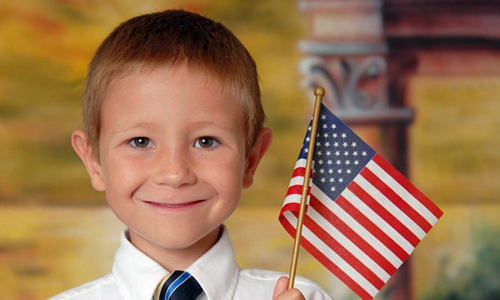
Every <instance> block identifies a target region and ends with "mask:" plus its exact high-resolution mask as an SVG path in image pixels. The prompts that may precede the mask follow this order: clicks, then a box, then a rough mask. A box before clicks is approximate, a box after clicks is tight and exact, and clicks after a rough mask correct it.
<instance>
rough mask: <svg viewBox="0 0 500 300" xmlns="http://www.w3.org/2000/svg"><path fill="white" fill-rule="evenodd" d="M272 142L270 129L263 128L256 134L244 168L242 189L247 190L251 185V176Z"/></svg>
mask: <svg viewBox="0 0 500 300" xmlns="http://www.w3.org/2000/svg"><path fill="white" fill-rule="evenodd" d="M272 140H273V131H272V130H271V129H270V128H267V127H264V128H262V129H261V130H260V131H259V133H258V134H257V139H256V141H255V144H254V145H253V147H252V149H250V153H248V156H247V159H246V160H247V163H246V167H245V174H244V176H243V188H248V187H250V186H251V185H252V183H253V175H254V174H255V170H257V166H258V165H259V162H260V159H261V158H262V157H263V156H264V154H266V152H267V149H269V146H270V145H271V141H272Z"/></svg>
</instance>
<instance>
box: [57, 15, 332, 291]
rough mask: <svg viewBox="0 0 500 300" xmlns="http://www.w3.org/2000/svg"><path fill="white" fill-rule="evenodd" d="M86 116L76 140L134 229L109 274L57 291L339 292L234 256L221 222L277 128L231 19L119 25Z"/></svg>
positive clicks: (147, 19) (165, 18)
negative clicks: (247, 266)
mask: <svg viewBox="0 0 500 300" xmlns="http://www.w3.org/2000/svg"><path fill="white" fill-rule="evenodd" d="M83 116H84V126H85V130H84V131H83V130H77V131H75V132H74V133H73V135H72V145H73V147H74V149H75V151H76V152H77V154H78V155H79V156H80V158H81V159H82V161H83V162H84V164H85V167H86V168H87V171H88V173H89V175H90V180H91V183H92V186H93V187H94V189H96V190H98V191H104V192H105V193H106V198H107V201H108V204H109V206H110V207H111V209H112V210H113V212H114V213H115V214H116V216H117V217H118V218H119V219H120V220H121V221H122V222H123V223H124V224H126V225H127V230H126V231H124V232H122V235H121V240H120V248H119V249H118V251H117V253H116V256H115V261H114V264H113V270H112V272H111V273H109V274H108V275H106V276H105V277H103V278H101V279H98V280H96V281H93V282H90V283H87V284H85V285H83V286H81V287H78V288H75V289H72V290H70V291H67V292H65V293H62V294H60V295H58V296H55V297H54V298H52V299H53V300H56V299H57V300H61V299H78V300H80V299H106V300H113V299H131V300H132V299H134V300H135V299H137V300H142V299H146V300H150V299H152V298H153V299H210V300H219V299H221V300H222V299H279V300H286V299H305V298H307V299H329V297H328V296H327V295H326V294H325V293H324V292H323V291H322V290H321V289H320V288H319V287H317V286H316V285H315V284H314V283H311V282H309V281H307V280H305V279H302V278H298V279H297V280H296V286H297V287H298V289H291V290H286V284H287V279H286V278H285V277H282V278H280V277H281V275H280V274H278V273H275V272H270V271H262V270H239V268H238V266H237V265H236V262H235V261H234V254H233V250H232V246H231V242H230V239H229V235H228V232H227V229H226V228H225V227H224V225H222V224H223V222H224V221H225V220H226V219H227V218H228V217H229V216H230V215H231V213H232V212H233V211H234V209H235V208H236V206H237V204H238V201H239V198H240V194H241V190H242V189H243V188H248V187H249V186H250V185H251V184H252V181H253V174H254V172H255V170H256V168H257V165H258V164H259V161H260V159H261V158H262V156H263V155H264V153H265V152H266V150H267V149H268V147H269V145H270V143H271V139H272V132H271V130H270V129H269V128H265V127H263V121H264V112H263V109H262V106H261V103H260V89H259V83H258V77H257V71H256V66H255V62H254V61H253V59H252V58H251V56H250V54H249V53H248V52H247V50H246V49H245V48H244V47H243V45H242V44H241V43H240V42H239V41H238V39H236V37H234V35H233V34H232V33H231V32H230V31H229V30H227V29H226V28H225V27H224V26H223V25H221V24H219V23H216V22H214V21H212V20H210V19H207V18H204V17H202V16H199V15H197V14H193V13H189V12H185V11H178V10H171V11H165V12H160V13H154V14H149V15H144V16H139V17H136V18H133V19H131V20H129V21H127V22H125V23H123V24H121V25H120V26H119V27H118V28H117V29H115V30H114V31H113V32H112V33H111V34H110V35H109V36H108V37H107V38H106V40H104V42H103V43H102V45H101V46H100V47H99V49H98V50H97V53H96V54H95V56H94V58H93V60H92V62H91V64H90V67H89V72H88V77H87V85H86V91H85V95H84V104H83ZM175 270H185V271H186V272H183V271H181V272H174V271H175ZM169 276H170V277H169ZM278 279H279V280H278ZM299 290H300V291H301V292H299ZM181 293H186V294H189V295H187V298H176V297H179V294H181ZM169 297H171V298H169ZM304 297H305V298H304Z"/></svg>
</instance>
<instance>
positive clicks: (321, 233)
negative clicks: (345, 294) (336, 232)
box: [304, 215, 384, 290]
mask: <svg viewBox="0 0 500 300" xmlns="http://www.w3.org/2000/svg"><path fill="white" fill-rule="evenodd" d="M304 225H305V226H307V228H309V229H310V230H311V231H312V232H313V233H314V234H315V235H316V236H317V237H318V238H319V239H320V240H321V241H323V243H325V244H326V245H328V247H330V248H331V249H332V250H333V251H334V252H335V253H337V254H338V255H339V256H340V257H342V258H343V259H344V260H345V261H346V262H347V263H348V264H349V265H350V266H351V267H352V268H353V269H355V270H356V271H357V272H358V273H359V274H361V276H363V277H364V278H365V279H366V280H368V281H369V282H370V283H371V284H372V285H373V286H374V287H376V288H377V289H378V290H380V289H381V288H382V287H383V286H384V281H383V280H382V279H380V278H379V277H378V276H377V275H375V273H373V271H372V270H370V269H369V268H368V267H366V266H365V265H364V264H363V263H362V262H361V261H360V260H359V259H358V258H356V257H355V256H354V255H352V254H351V253H350V252H349V251H347V249H346V248H344V246H342V245H341V244H340V243H339V242H338V241H336V240H335V239H334V238H333V237H332V236H331V235H329V234H328V233H327V232H326V231H325V230H324V229H323V228H321V226H319V225H318V224H317V223H316V222H314V221H313V220H312V219H311V218H310V217H309V216H307V215H306V216H304Z"/></svg>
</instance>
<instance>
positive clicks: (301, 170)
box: [292, 167, 306, 178]
mask: <svg viewBox="0 0 500 300" xmlns="http://www.w3.org/2000/svg"><path fill="white" fill-rule="evenodd" d="M297 176H301V177H304V176H306V168H304V167H298V168H295V169H294V170H293V174H292V178H293V177H297Z"/></svg>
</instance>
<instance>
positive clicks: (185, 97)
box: [102, 63, 245, 126]
mask: <svg viewBox="0 0 500 300" xmlns="http://www.w3.org/2000/svg"><path fill="white" fill-rule="evenodd" d="M230 87H231V85H229V84H224V82H222V80H221V79H219V78H218V77H217V76H214V75H212V74H210V73H209V72H207V71H206V70H204V69H202V68H199V67H195V66H190V65H188V64H187V63H182V64H175V65H172V66H160V67H156V68H136V69H135V70H132V71H130V72H126V73H124V74H122V75H120V76H118V77H116V78H115V79H113V81H112V82H111V83H110V85H109V87H108V90H107V93H106V97H105V99H104V103H103V107H102V122H103V126H104V125H105V123H107V122H106V119H107V118H109V117H110V115H111V116H117V115H119V116H120V119H121V121H122V123H127V122H131V121H135V120H142V121H144V119H145V118H148V117H155V116H156V117H162V116H163V117H167V116H168V117H169V118H184V119H190V118H193V117H196V118H199V119H200V121H205V122H208V121H210V120H214V119H216V120H218V121H219V122H220V123H224V122H229V121H231V120H232V119H233V118H232V117H233V116H234V117H237V118H238V119H240V118H241V119H244V115H245V113H244V109H243V107H244V106H243V105H241V101H240V100H239V97H238V96H239V95H235V93H234V91H233V90H232V89H231V88H230ZM194 112H202V114H200V113H198V114H193V113H194ZM115 119H116V118H115ZM115 121H120V120H115Z"/></svg>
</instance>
